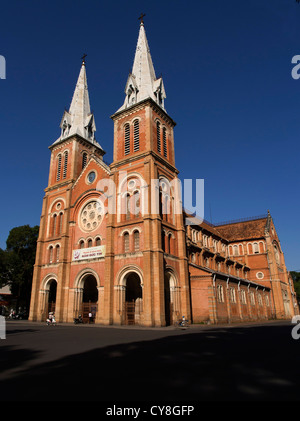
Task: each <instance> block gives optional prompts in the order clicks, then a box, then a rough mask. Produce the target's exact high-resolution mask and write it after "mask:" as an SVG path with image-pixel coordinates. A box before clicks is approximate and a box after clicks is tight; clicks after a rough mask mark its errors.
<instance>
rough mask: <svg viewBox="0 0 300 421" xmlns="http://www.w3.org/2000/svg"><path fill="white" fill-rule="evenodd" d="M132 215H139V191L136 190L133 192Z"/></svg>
mask: <svg viewBox="0 0 300 421" xmlns="http://www.w3.org/2000/svg"><path fill="white" fill-rule="evenodd" d="M133 208H134V209H133V212H132V213H133V215H134V216H135V217H137V218H138V217H139V216H140V192H139V191H138V190H137V191H135V192H134V194H133Z"/></svg>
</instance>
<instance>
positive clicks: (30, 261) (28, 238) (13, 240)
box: [0, 225, 39, 308]
mask: <svg viewBox="0 0 300 421" xmlns="http://www.w3.org/2000/svg"><path fill="white" fill-rule="evenodd" d="M38 233H39V227H38V226H35V227H30V226H29V225H23V226H20V227H15V228H13V229H12V230H11V231H10V232H9V235H8V238H7V240H6V250H1V249H0V287H2V286H5V285H9V286H10V290H11V293H12V294H13V295H14V296H16V297H17V299H18V305H20V306H26V307H27V308H28V307H29V302H30V294H31V283H32V276H33V265H34V262H35V253H36V242H37V238H38Z"/></svg>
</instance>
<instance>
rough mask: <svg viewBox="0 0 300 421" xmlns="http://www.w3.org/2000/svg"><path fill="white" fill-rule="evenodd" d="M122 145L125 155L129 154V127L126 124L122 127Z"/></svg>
mask: <svg viewBox="0 0 300 421" xmlns="http://www.w3.org/2000/svg"><path fill="white" fill-rule="evenodd" d="M124 144H125V150H124V152H125V155H128V154H129V153H130V126H129V124H126V126H125V127H124Z"/></svg>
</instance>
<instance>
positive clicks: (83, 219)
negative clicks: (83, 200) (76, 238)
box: [79, 200, 103, 231]
mask: <svg viewBox="0 0 300 421" xmlns="http://www.w3.org/2000/svg"><path fill="white" fill-rule="evenodd" d="M102 213H103V208H102V205H101V203H100V202H98V201H96V200H95V201H93V202H89V203H87V204H86V205H85V206H84V207H83V209H82V211H81V213H80V218H79V222H80V226H81V228H82V229H83V230H84V231H93V230H95V229H96V228H97V227H98V226H99V225H100V223H101V220H102Z"/></svg>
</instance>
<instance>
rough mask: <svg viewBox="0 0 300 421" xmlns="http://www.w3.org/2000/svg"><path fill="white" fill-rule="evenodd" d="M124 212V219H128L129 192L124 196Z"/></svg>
mask: <svg viewBox="0 0 300 421" xmlns="http://www.w3.org/2000/svg"><path fill="white" fill-rule="evenodd" d="M124 200H125V206H126V207H125V212H126V213H125V214H126V220H127V221H128V219H130V194H126V196H125V198H124Z"/></svg>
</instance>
